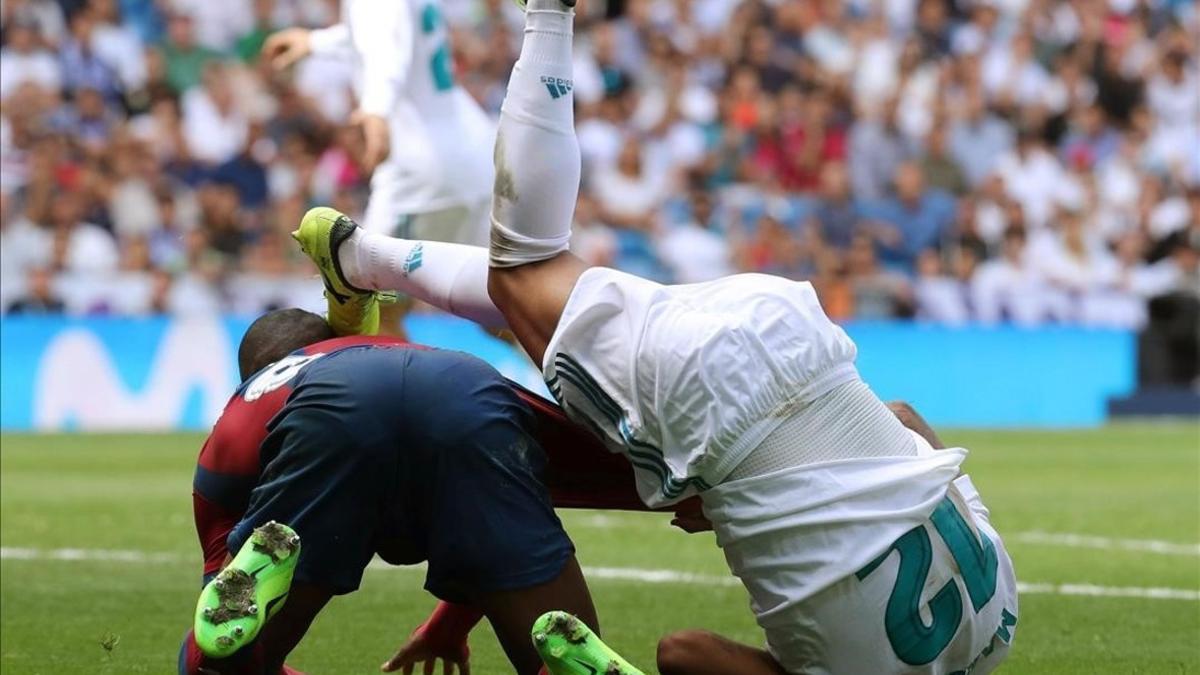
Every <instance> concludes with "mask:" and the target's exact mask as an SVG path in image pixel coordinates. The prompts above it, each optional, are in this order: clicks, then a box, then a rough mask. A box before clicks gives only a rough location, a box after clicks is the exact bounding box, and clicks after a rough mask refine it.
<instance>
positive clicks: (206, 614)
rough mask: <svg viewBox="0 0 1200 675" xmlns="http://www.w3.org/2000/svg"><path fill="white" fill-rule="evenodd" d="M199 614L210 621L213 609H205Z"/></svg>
mask: <svg viewBox="0 0 1200 675" xmlns="http://www.w3.org/2000/svg"><path fill="white" fill-rule="evenodd" d="M201 613H202V614H204V618H206V619H211V618H212V615H213V608H212V607H205V608H204V611H203V612H201Z"/></svg>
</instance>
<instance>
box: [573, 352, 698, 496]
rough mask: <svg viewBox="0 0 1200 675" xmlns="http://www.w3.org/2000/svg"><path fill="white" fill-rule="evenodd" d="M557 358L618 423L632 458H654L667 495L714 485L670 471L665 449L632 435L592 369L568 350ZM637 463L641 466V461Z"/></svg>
mask: <svg viewBox="0 0 1200 675" xmlns="http://www.w3.org/2000/svg"><path fill="white" fill-rule="evenodd" d="M554 362H555V366H556V367H557V369H558V371H559V373H561V374H562V376H563V378H564V379H567V380H568V381H569V382H571V383H572V384H574V385H575V386H576V387H578V388H579V389H580V390H581V391H583V392H584V394H585V396H587V398H588V399H589V400H590V401H592V403H593V405H595V406H596V407H597V409H599V410H601V412H602V413H604V414H605V415H607V416H608V417H609V419H610V420H611V421H612V422H613V424H614V425H616V427H617V432H618V433H619V434H620V436H621V439H622V440H623V441H624V442H625V445H626V449H627V450H628V452H629V455H630V462H633V459H634V458H635V457H636V458H639V459H642V460H644V461H646V462H652V463H653V464H654V465H655V466H656V467H658V469H657V471H656V472H655V473H657V474H658V475H659V477H660V480H661V481H662V492H663V495H664V496H666V497H667V498H668V499H673V498H675V497H678V496H679V495H681V494H683V492H684V490H686V489H687V488H688V486H690V485H695V486H696V487H697V488H699V489H701V490H707V489H709V488H710V487H712V486H710V485H709V484H708V483H707V482H705V481H704V480H703V479H701V478H699V477H692V478H686V479H681V478H676V477H675V475H674V472H673V471H671V467H670V466H668V465H667V462H666V460H665V459H664V458H663V453H662V450H661V449H659V448H658V447H655V446H653V445H651V444H649V443H645V442H643V441H640V440H638V439H636V438H634V437H633V432H632V430H631V429H630V428H629V418H628V416H627V415H625V413H624V411H622V410H621V408H620V406H619V405H618V404H617V402H616V401H615V400H613V398H612V397H611V396H609V395H608V393H607V392H605V391H604V388H603V387H601V386H600V383H598V382H597V381H596V379H595V378H593V377H592V376H591V374H590V373H588V372H587V371H586V370H584V368H583V366H582V365H580V364H579V362H578V361H576V360H575V359H573V358H571V356H570V355H568V354H563V353H559V354H558V355H557V356H556V357H555V361H554ZM597 399H600V400H597ZM638 465H639V466H640V464H638Z"/></svg>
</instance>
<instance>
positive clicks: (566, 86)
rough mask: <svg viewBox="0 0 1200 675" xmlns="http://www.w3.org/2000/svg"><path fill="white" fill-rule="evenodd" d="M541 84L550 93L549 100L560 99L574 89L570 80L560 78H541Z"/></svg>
mask: <svg viewBox="0 0 1200 675" xmlns="http://www.w3.org/2000/svg"><path fill="white" fill-rule="evenodd" d="M542 84H544V85H546V89H547V91H549V92H550V98H561V97H563V96H566V95H567V94H569V93H571V90H572V89H574V88H575V83H574V82H572V81H571V80H564V79H563V78H561V77H550V76H548V75H543V76H542Z"/></svg>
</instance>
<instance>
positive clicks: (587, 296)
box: [297, 0, 1017, 675]
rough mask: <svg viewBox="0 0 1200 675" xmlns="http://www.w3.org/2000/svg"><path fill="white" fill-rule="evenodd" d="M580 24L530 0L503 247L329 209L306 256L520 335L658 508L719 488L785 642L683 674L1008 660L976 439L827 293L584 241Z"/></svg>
mask: <svg viewBox="0 0 1200 675" xmlns="http://www.w3.org/2000/svg"><path fill="white" fill-rule="evenodd" d="M572 4H573V3H572ZM572 19H573V13H572V11H571V10H570V8H569V7H567V6H566V5H565V4H564V3H563V2H561V0H529V7H528V9H527V12H526V27H525V41H524V44H523V47H522V51H521V56H520V59H519V60H518V62H517V65H516V68H515V69H514V71H513V74H512V78H511V80H510V82H509V86H508V96H507V99H506V100H505V103H504V108H503V111H502V114H501V120H500V131H499V135H498V137H497V141H496V152H495V161H496V183H495V188H494V203H493V209H492V230H491V245H490V249H488V250H484V249H482V248H476V247H470V246H461V245H455V244H446V243H439V242H428V241H425V242H422V241H408V240H396V239H385V238H382V237H378V236H374V235H372V234H370V233H366V232H363V231H362V230H361V229H358V228H356V227H355V225H354V223H353V222H352V221H350V220H349V219H347V218H345V217H344V216H342V215H341V214H339V213H337V212H336V211H334V210H332V209H314V210H313V211H310V212H309V214H308V215H307V216H306V217H305V220H304V222H303V223H302V225H301V228H300V230H299V231H298V232H297V238H298V239H299V240H300V241H301V244H302V246H303V247H304V249H305V251H306V252H307V253H308V254H309V255H310V256H311V257H313V258H314V260H316V261H317V263H318V266H319V267H321V269H322V273H323V275H324V276H325V278H326V281H327V283H331V284H334V285H335V286H336V287H339V288H342V289H343V290H345V291H347V292H351V291H354V290H357V289H359V288H365V289H398V290H401V291H404V292H406V293H410V294H412V295H414V296H417V297H419V298H421V299H423V300H425V301H427V302H430V303H431V304H434V305H436V306H439V307H442V308H443V309H446V310H448V311H451V312H454V313H457V314H459V315H461V316H465V317H467V318H470V319H473V320H475V321H477V322H479V323H482V324H484V325H487V326H492V327H501V326H508V327H509V328H511V329H512V331H513V332H514V333H515V334H516V336H517V338H518V339H519V340H520V341H521V343H522V345H523V346H524V347H525V349H526V350H527V351H528V353H529V354H530V356H531V357H532V358H534V359H535V360H536V361H537V362H539V363H540V364H541V365H542V370H543V374H544V376H545V379H546V383H547V385H548V387H549V388H550V391H551V392H552V393H553V395H554V396H555V398H557V399H558V401H559V402H560V403H561V404H562V406H563V408H564V409H565V410H566V412H567V414H568V415H570V416H571V417H572V418H573V419H575V420H577V421H579V422H581V423H583V424H584V425H586V426H588V427H590V428H591V429H592V430H593V431H594V432H595V433H596V434H597V435H598V436H600V437H601V438H602V439H603V440H604V441H605V442H606V443H607V445H608V446H609V448H610V449H611V450H613V451H614V452H619V453H621V454H624V455H625V456H626V457H627V458H628V459H629V461H630V462H631V464H632V465H633V466H634V468H635V473H636V476H637V487H638V490H639V493H640V495H641V497H642V498H643V500H644V501H645V502H646V503H647V504H648V505H651V506H663V505H669V504H673V503H675V502H677V501H679V500H682V499H684V498H685V497H688V496H690V495H693V494H698V495H699V496H700V499H701V500H702V502H703V504H704V515H705V516H706V517H707V519H708V520H709V521H711V524H712V527H713V529H714V530H715V532H716V536H717V544H718V545H719V546H720V547H721V548H722V549H723V551H724V553H725V557H726V560H727V561H728V564H729V567H730V569H731V571H732V572H733V573H734V574H735V575H736V576H737V577H738V578H740V579H741V581H742V582H743V584H744V585H745V587H746V589H747V591H748V592H749V595H750V599H751V608H752V610H753V611H754V614H755V616H756V618H757V620H758V623H759V625H760V626H761V627H762V628H763V630H764V632H765V633H766V643H767V648H766V649H765V650H763V649H758V648H755V647H751V646H748V645H741V644H738V643H734V642H732V641H730V640H728V639H726V638H722V637H720V636H717V635H715V634H712V633H707V632H702V631H684V632H681V633H676V634H672V635H668V636H667V637H665V638H664V639H663V640H662V642H660V645H659V654H658V667H659V670H660V672H662V673H664V674H668V675H674V674H677V673H679V674H686V675H703V674H708V673H712V674H714V675H715V674H718V673H720V674H723V675H728V674H729V673H738V674H739V675H757V674H759V673H762V674H764V675H766V674H778V673H965V672H973V673H982V672H988V671H990V670H992V669H993V668H995V667H996V665H998V664H999V663H1000V661H1002V660H1003V658H1004V656H1005V655H1006V654H1007V652H1008V650H1009V645H1010V644H1011V641H1012V639H1013V637H1014V634H1015V626H1016V622H1017V588H1016V579H1015V576H1014V573H1013V569H1012V563H1011V561H1010V559H1009V556H1008V554H1007V552H1006V551H1005V548H1004V545H1003V543H1002V541H1001V540H1000V537H999V535H998V534H997V533H996V531H995V529H993V528H992V526H991V524H990V523H989V520H988V512H987V509H986V508H985V507H984V506H983V503H982V501H981V500H980V497H979V494H978V492H977V491H976V490H975V488H974V486H973V485H972V484H971V480H970V478H969V477H968V476H966V475H965V474H963V473H962V472H961V470H960V466H961V464H962V462H963V461H964V459H965V458H966V455H967V452H966V450H964V449H961V448H949V449H941V450H935V449H934V448H933V447H932V446H931V444H930V443H929V442H928V441H927V440H926V436H928V437H929V438H936V437H935V436H933V435H932V434H931V433H926V434H924V435H922V434H920V433H917V432H916V431H913V430H911V429H909V428H907V427H906V425H905V424H903V423H902V422H901V421H900V420H899V419H897V416H896V415H894V414H892V411H891V410H889V408H888V407H887V406H886V405H885V404H884V403H883V402H881V401H880V400H879V398H878V397H876V396H875V394H874V393H873V392H871V390H870V389H869V388H868V387H867V385H866V384H865V383H864V382H863V381H862V380H861V379H860V378H859V375H858V373H857V371H856V369H855V367H854V359H855V355H856V349H855V346H854V343H853V342H852V341H851V340H850V339H849V337H848V336H847V335H846V334H845V333H844V332H843V331H842V330H841V329H840V328H839V327H838V326H836V325H834V324H833V323H832V322H831V321H830V320H829V319H828V317H826V315H825V314H824V312H823V311H822V310H821V307H820V304H819V302H818V300H817V297H816V294H815V293H814V291H813V288H812V286H811V285H810V284H808V283H805V282H794V281H789V280H786V279H782V278H778V277H772V276H767V275H758V274H746V275H736V276H732V277H727V278H724V279H720V280H717V281H714V282H709V283H702V284H690V285H682V286H664V285H661V284H657V283H654V282H651V281H647V280H645V279H641V278H638V277H635V276H632V275H629V274H625V273H622V272H619V271H616V270H612V269H606V268H599V267H589V266H588V265H586V264H585V263H584V262H583V261H581V260H580V259H578V258H576V257H575V256H573V255H572V254H571V253H569V252H568V251H567V247H568V239H569V235H570V222H571V218H572V212H573V209H574V205H575V199H576V196H577V192H578V185H579V175H580V158H579V148H578V144H577V142H576V139H575V135H574V119H573V113H572V102H571V100H570V90H571V42H572V30H573V29H572V23H573V22H572ZM323 261H330V262H324V263H323ZM909 426H912V427H920V426H921V425H920V424H914V423H910V424H909ZM593 665H595V666H597V667H599V668H600V672H603V670H604V664H602V663H601V664H593ZM551 671H552V672H555V673H558V672H560V671H559V670H557V669H556V668H555V667H553V666H552V667H551ZM578 672H586V671H578Z"/></svg>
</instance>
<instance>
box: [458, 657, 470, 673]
mask: <svg viewBox="0 0 1200 675" xmlns="http://www.w3.org/2000/svg"><path fill="white" fill-rule="evenodd" d="M458 672H459V673H461V675H471V662H470V661H469V660H467V659H465V658H464V659H463V660H462V661H459V662H458Z"/></svg>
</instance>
